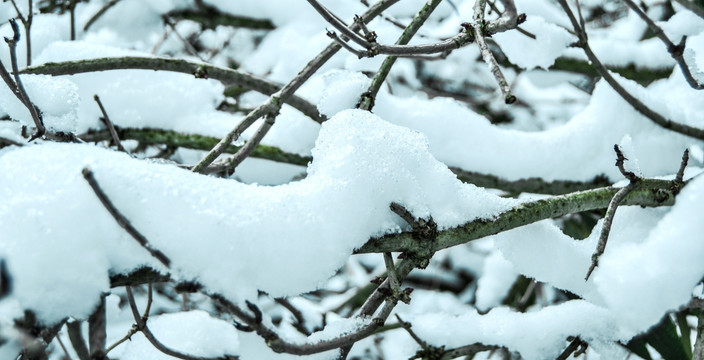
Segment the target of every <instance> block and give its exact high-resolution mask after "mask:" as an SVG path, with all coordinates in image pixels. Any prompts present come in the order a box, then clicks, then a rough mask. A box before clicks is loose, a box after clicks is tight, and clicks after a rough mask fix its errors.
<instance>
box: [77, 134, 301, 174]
mask: <svg viewBox="0 0 704 360" xmlns="http://www.w3.org/2000/svg"><path fill="white" fill-rule="evenodd" d="M118 135H119V136H120V139H122V140H137V141H139V142H140V143H142V144H146V145H169V146H175V147H184V148H187V149H194V150H204V151H208V150H210V149H212V148H213V146H215V145H216V144H217V143H218V141H220V139H217V138H214V137H210V136H204V135H198V134H183V133H179V132H175V131H168V130H160V129H134V128H125V129H118ZM80 138H81V139H82V140H83V141H87V142H95V141H106V140H110V139H111V138H110V133H109V132H108V131H106V130H103V131H95V132H89V133H86V134H83V135H81V136H80ZM240 148H241V146H235V145H229V146H228V147H227V149H226V150H225V152H227V153H231V154H234V153H236V152H237V151H238V150H239V149H240ZM250 156H251V157H255V158H260V159H266V160H271V161H276V162H282V163H287V164H293V165H300V166H307V165H308V163H309V162H310V161H312V158H310V157H306V156H301V155H297V154H292V153H288V152H285V151H283V150H281V149H279V148H277V147H273V146H266V145H258V146H257V147H255V148H254V151H252V154H251V155H250Z"/></svg>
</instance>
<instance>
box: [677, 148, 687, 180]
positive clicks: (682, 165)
mask: <svg viewBox="0 0 704 360" xmlns="http://www.w3.org/2000/svg"><path fill="white" fill-rule="evenodd" d="M688 162H689V149H686V150H685V151H684V153H683V154H682V162H680V168H679V170H677V175H676V176H675V181H677V182H680V183H681V182H683V181H684V170H685V168H686V167H687V163H688Z"/></svg>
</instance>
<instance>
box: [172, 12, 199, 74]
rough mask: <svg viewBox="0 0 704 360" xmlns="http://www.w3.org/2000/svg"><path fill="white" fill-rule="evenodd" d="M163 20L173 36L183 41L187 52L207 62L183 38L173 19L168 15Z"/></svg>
mask: <svg viewBox="0 0 704 360" xmlns="http://www.w3.org/2000/svg"><path fill="white" fill-rule="evenodd" d="M162 18H163V19H164V23H166V25H168V26H169V27H170V28H171V30H172V31H171V32H172V33H173V34H176V37H177V38H178V39H179V40H180V41H181V43H183V46H184V48H185V49H186V52H187V53H189V54H191V55H193V56H195V57H197V58H198V59H200V61H202V62H205V59H203V58H202V57H201V56H200V54H198V50H196V48H194V47H193V45H192V44H191V43H190V42H189V41H188V40H186V39H184V38H183V36H181V34H180V33H179V32H178V30H177V29H176V24H175V23H174V22H173V21H172V20H171V18H170V17H168V16H167V15H164V16H163V17H162Z"/></svg>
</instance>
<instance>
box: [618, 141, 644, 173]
mask: <svg viewBox="0 0 704 360" xmlns="http://www.w3.org/2000/svg"><path fill="white" fill-rule="evenodd" d="M614 151H615V152H616V166H617V167H618V170H619V171H620V172H621V174H623V176H624V177H626V179H628V180H630V181H631V182H636V181H638V180H640V178H639V177H638V176H637V175H636V174H634V173H633V172H631V171H627V170H626V168H625V166H624V163H625V161H626V160H628V158H626V157H625V156H624V155H623V152H621V148H620V147H619V146H618V145H614Z"/></svg>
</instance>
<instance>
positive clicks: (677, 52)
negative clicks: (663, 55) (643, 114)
mask: <svg viewBox="0 0 704 360" xmlns="http://www.w3.org/2000/svg"><path fill="white" fill-rule="evenodd" d="M624 1H625V2H626V5H628V7H629V8H631V10H633V12H635V13H636V14H637V15H638V16H640V18H641V19H643V21H645V23H646V24H648V27H649V28H650V30H652V31H653V32H654V33H655V36H657V37H658V39H660V40H662V42H664V43H665V46H667V51H668V52H669V53H670V55H671V56H672V58H673V59H674V60H675V61H676V62H677V64H678V65H679V66H680V70H682V75H684V78H685V79H686V80H687V83H688V84H689V86H691V87H692V88H693V89H696V90H702V89H704V83H702V84H700V83H698V82H697V80H696V79H695V78H694V76H692V71H691V70H690V68H689V66H688V65H687V62H686V61H685V60H684V48H685V43H686V41H687V37H686V36H684V37H682V40H681V41H680V43H679V44H677V45H675V44H674V43H673V42H672V40H670V38H669V37H667V35H666V34H665V32H664V31H663V30H662V28H660V27H659V26H658V25H657V24H656V23H655V22H654V21H653V20H652V19H651V18H649V17H648V15H647V14H646V13H645V12H644V11H643V10H642V9H641V8H640V7H638V5H636V4H635V3H634V2H633V1H632V0H624ZM582 28H584V26H582Z"/></svg>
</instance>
